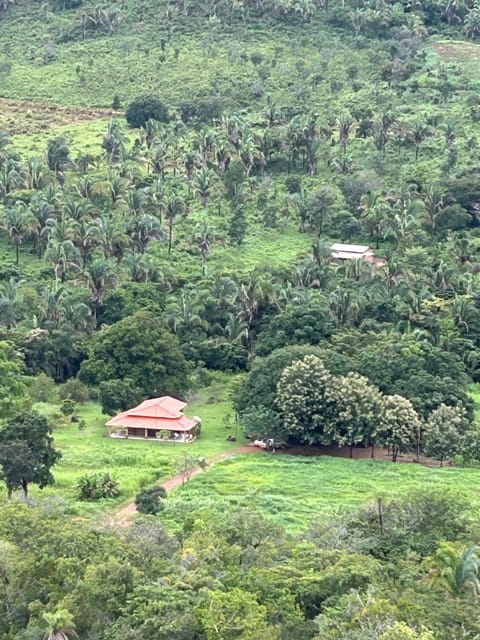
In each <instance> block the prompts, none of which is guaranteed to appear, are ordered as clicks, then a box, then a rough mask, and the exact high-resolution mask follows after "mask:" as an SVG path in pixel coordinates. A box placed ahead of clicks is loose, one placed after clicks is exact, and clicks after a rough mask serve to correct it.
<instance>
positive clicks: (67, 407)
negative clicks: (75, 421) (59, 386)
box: [60, 398, 77, 416]
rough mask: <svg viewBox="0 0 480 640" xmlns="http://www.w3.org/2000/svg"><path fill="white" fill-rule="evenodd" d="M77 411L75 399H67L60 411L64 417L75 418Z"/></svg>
mask: <svg viewBox="0 0 480 640" xmlns="http://www.w3.org/2000/svg"><path fill="white" fill-rule="evenodd" d="M76 410H77V403H76V402H75V400H73V398H65V400H64V401H63V402H62V404H61V406H60V411H61V412H62V413H63V415H64V416H73V415H75V412H76Z"/></svg>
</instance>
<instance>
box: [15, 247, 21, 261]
mask: <svg viewBox="0 0 480 640" xmlns="http://www.w3.org/2000/svg"><path fill="white" fill-rule="evenodd" d="M19 261H20V245H19V244H18V242H17V243H15V264H18V263H19Z"/></svg>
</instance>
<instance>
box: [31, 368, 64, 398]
mask: <svg viewBox="0 0 480 640" xmlns="http://www.w3.org/2000/svg"><path fill="white" fill-rule="evenodd" d="M28 394H29V396H30V397H31V399H32V400H33V401H34V402H51V403H53V404H54V403H55V402H56V401H57V397H58V390H57V386H56V384H55V381H54V380H53V378H50V377H49V376H47V375H46V374H45V373H43V372H42V373H39V374H38V375H37V376H35V377H33V378H30V379H29V381H28Z"/></svg>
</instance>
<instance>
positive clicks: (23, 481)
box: [22, 479, 28, 498]
mask: <svg viewBox="0 0 480 640" xmlns="http://www.w3.org/2000/svg"><path fill="white" fill-rule="evenodd" d="M22 491H23V495H24V497H25V498H28V482H27V481H26V480H25V479H23V480H22Z"/></svg>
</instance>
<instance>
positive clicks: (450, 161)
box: [0, 0, 480, 640]
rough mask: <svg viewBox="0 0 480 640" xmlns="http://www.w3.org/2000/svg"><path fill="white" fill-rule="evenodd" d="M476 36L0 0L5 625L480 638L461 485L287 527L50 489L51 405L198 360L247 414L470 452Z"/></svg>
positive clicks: (389, 20) (159, 633) (263, 14)
mask: <svg viewBox="0 0 480 640" xmlns="http://www.w3.org/2000/svg"><path fill="white" fill-rule="evenodd" d="M478 36H480V5H479V4H478V3H477V2H476V1H474V2H470V1H468V2H461V1H460V2H457V1H456V0H441V1H439V2H436V1H430V0H425V2H422V1H421V0H419V1H417V2H410V1H408V2H407V1H406V0H405V1H404V2H394V1H391V2H384V1H383V0H358V1H355V2H349V1H348V0H330V1H329V0H318V1H317V2H315V1H312V0H295V1H291V0H256V1H255V2H250V1H249V0H212V1H211V2H210V1H209V2H203V3H201V2H198V1H197V0H172V1H168V0H158V1H154V0H140V1H137V2H133V1H131V0H121V1H118V2H115V3H111V2H106V3H103V4H98V3H95V2H90V1H89V0H50V1H48V2H43V1H42V2H36V1H35V0H24V1H23V0H4V1H3V2H2V1H1V0H0V106H1V109H2V112H1V113H0V418H1V420H2V427H1V429H0V468H1V470H2V478H3V481H4V484H5V491H4V492H3V487H2V493H1V495H0V500H1V507H2V511H1V513H0V589H1V590H2V591H3V594H2V598H1V599H0V637H1V638H5V640H8V639H13V638H15V639H18V640H27V639H32V640H33V639H37V638H38V639H40V638H42V637H47V638H50V639H51V640H61V639H63V640H64V639H65V638H70V639H71V638H74V637H76V635H78V637H79V638H82V639H93V638H102V639H103V638H105V640H109V639H110V638H111V639H112V640H113V638H115V639H118V640H122V639H124V640H136V639H137V638H140V637H142V638H145V637H146V638H152V640H153V639H158V640H161V639H165V640H167V638H168V639H169V640H174V639H178V640H181V639H185V640H190V639H198V640H204V639H205V640H211V639H212V640H213V639H219V640H230V639H232V640H233V639H236V638H239V639H242V640H255V639H257V638H258V639H259V640H260V638H262V639H269V638H271V639H272V640H273V639H292V640H294V639H295V638H298V639H299V640H300V639H302V640H303V639H304V638H305V639H308V638H312V639H313V638H318V639H320V638H322V640H328V639H330V638H331V639H332V640H333V639H334V638H344V639H351V640H354V639H355V640H364V639H365V640H366V639H378V640H403V639H405V640H408V639H415V638H417V639H420V640H430V639H433V638H439V639H441V640H443V639H445V640H447V639H450V638H459V639H460V638H465V639H472V640H473V639H474V638H477V637H478V626H479V624H478V612H477V608H478V600H477V598H478V595H479V594H480V555H477V553H478V548H477V546H476V545H477V544H480V540H479V539H478V533H477V531H478V518H477V517H476V513H478V512H477V511H475V506H474V505H473V504H471V503H470V502H469V500H467V499H466V498H465V497H462V496H461V489H462V487H461V486H459V487H458V489H459V491H457V492H453V493H450V492H449V491H446V490H442V491H440V490H437V491H436V492H435V491H433V490H432V491H428V490H424V489H422V488H420V487H419V489H418V491H416V492H414V493H412V494H410V495H408V496H403V497H393V498H392V497H390V496H389V497H388V498H386V499H385V498H384V496H383V495H378V496H377V498H376V499H375V500H373V502H370V503H368V504H366V505H364V506H363V507H361V508H357V507H355V508H345V509H344V508H341V509H337V508H336V507H335V508H334V506H333V505H332V510H331V512H330V513H326V512H325V511H321V512H319V514H318V517H316V518H315V519H314V520H313V521H312V520H311V518H309V519H308V520H307V519H305V522H304V523H303V527H302V530H301V531H300V530H295V531H293V530H290V529H289V528H288V526H287V527H285V528H284V527H282V526H281V525H280V524H278V522H277V521H275V520H274V519H271V518H270V517H269V515H271V514H269V513H263V512H261V511H259V510H255V509H253V508H251V509H248V508H246V507H245V506H244V505H242V506H241V507H239V508H235V505H234V504H232V503H231V502H230V503H227V502H225V503H224V502H223V500H219V501H218V502H216V501H215V500H211V501H207V502H205V501H201V500H199V501H197V500H196V499H195V498H194V497H192V496H191V495H190V497H189V494H188V488H187V487H184V489H185V491H183V490H182V491H179V494H180V495H179V496H176V497H175V498H174V499H172V504H174V505H175V507H173V506H169V502H170V500H171V498H170V497H168V498H166V497H165V495H164V494H163V493H161V492H160V493H158V487H156V488H155V487H153V489H152V491H154V493H155V492H156V493H155V499H156V500H160V502H158V504H157V508H156V509H154V510H153V512H154V513H155V512H158V513H157V515H146V516H141V517H139V519H138V520H136V521H135V524H133V525H131V526H130V527H125V528H122V527H120V528H119V527H117V526H115V525H114V523H113V524H112V522H108V521H107V522H106V521H105V520H103V521H101V522H100V521H99V522H93V521H92V520H88V519H87V520H86V521H82V522H77V521H76V520H75V519H73V520H72V513H74V511H72V510H71V506H69V504H68V500H69V499H70V498H71V494H69V493H68V491H70V490H71V487H69V486H62V484H61V483H60V484H59V485H58V496H56V497H55V495H54V493H55V489H56V485H55V467H56V466H57V465H60V464H64V465H66V466H68V464H69V461H70V460H71V458H70V457H69V455H70V454H69V452H68V451H67V450H64V449H63V448H62V446H59V444H58V443H59V442H60V443H62V440H61V438H62V435H61V429H64V430H65V429H67V428H70V429H71V428H72V427H71V425H70V426H68V427H66V426H65V424H66V423H65V420H66V419H67V421H68V420H70V418H72V420H73V419H74V420H75V421H76V422H78V417H77V415H76V413H77V407H78V406H83V405H85V406H88V411H94V412H96V413H95V416H96V417H95V420H99V419H101V418H99V416H101V413H100V407H101V409H102V410H103V413H104V414H110V415H113V414H114V413H116V412H117V411H119V410H124V409H127V408H129V407H132V406H133V405H135V404H136V403H138V402H140V401H141V400H143V399H144V398H149V397H154V396H157V395H167V394H171V395H175V396H178V397H181V398H184V399H186V400H190V399H192V400H195V399H196V398H197V397H198V396H199V394H200V396H201V397H203V396H202V395H201V394H204V395H205V394H206V395H205V397H207V398H210V399H212V401H211V404H214V403H215V401H216V399H218V398H216V396H217V395H218V396H219V397H220V395H221V391H219V389H224V390H226V392H228V396H229V397H228V400H225V403H228V406H229V408H228V410H224V408H223V407H224V405H222V408H219V410H218V420H221V421H223V423H224V426H226V427H228V428H230V422H235V424H236V425H239V428H240V430H243V431H244V432H245V433H246V434H248V435H249V436H254V437H262V438H275V440H278V441H279V442H282V443H288V444H290V445H295V446H311V445H316V446H340V447H343V446H346V445H348V446H349V447H350V451H351V452H352V453H353V449H354V448H355V447H357V448H369V449H371V455H372V457H374V455H375V450H376V449H379V448H382V450H385V451H386V452H387V453H388V454H389V455H390V456H391V459H392V461H393V462H395V461H398V460H400V459H402V456H405V455H407V456H409V458H408V459H409V460H412V459H415V460H416V461H417V462H418V461H419V460H421V459H422V460H423V459H424V457H425V456H428V461H429V463H430V464H432V463H433V460H436V461H438V463H439V464H441V465H443V464H444V463H445V462H447V463H448V465H455V466H456V467H461V468H462V469H464V473H465V474H468V473H469V471H470V470H471V469H473V468H474V467H476V466H477V465H478V464H479V461H480V429H479V427H478V426H477V423H476V421H475V409H476V407H475V402H474V399H475V391H474V389H475V383H477V382H480V315H479V309H480V276H479V268H478V264H479V253H480V240H479V237H480V235H479V229H480V173H479V170H478V165H479V161H480V146H479V144H480V137H479V133H480V131H479V123H480V92H479V89H480V75H479V74H480V49H478V45H477V44H476V38H477V37H478ZM332 243H354V244H358V245H365V246H367V245H368V246H370V247H371V248H372V249H373V250H374V252H375V255H376V256H377V257H378V258H381V264H378V265H375V264H371V263H369V262H367V261H363V260H354V259H352V260H346V261H343V262H338V261H335V260H332V250H331V246H332ZM220 400H221V402H224V396H222V397H221V398H220ZM220 400H219V402H220ZM209 402H210V400H209ZM88 403H90V404H88ZM207 404H208V403H207ZM47 405H51V406H50V408H49V407H48V406H47ZM52 407H53V409H52ZM92 407H94V409H92ZM222 412H223V413H222ZM80 414H81V411H80ZM85 415H88V416H89V415H90V414H85ZM233 416H234V417H233ZM47 418H48V419H47ZM87 423H88V419H87ZM79 425H80V429H79V434H80V435H79V436H78V437H81V434H82V432H81V430H82V429H87V432H86V433H87V434H90V431H88V429H89V428H90V426H91V425H89V424H86V423H85V422H84V421H83V420H80V421H79ZM236 428H237V427H236ZM207 433H208V425H206V434H207ZM236 433H237V432H236ZM205 437H207V435H206V436H205ZM222 439H224V438H223V436H222ZM233 440H235V438H233ZM113 444H119V443H113ZM156 446H158V445H156V444H153V447H156ZM112 451H113V450H112ZM206 451H207V453H209V450H208V449H207V450H206ZM212 452H213V450H212ZM214 453H218V451H217V450H215V451H214ZM114 455H115V454H114V453H113V452H112V453H109V455H108V456H106V455H105V456H104V458H105V460H107V461H106V462H104V460H103V459H99V460H98V462H95V463H93V464H92V469H93V470H97V469H98V470H100V471H102V473H103V470H104V468H106V465H108V464H111V465H113V462H112V459H113V457H114ZM119 455H120V456H121V454H119ZM62 456H63V462H62ZM124 457H125V458H126V457H128V456H127V455H126V454H125V455H124ZM170 462H171V461H170ZM127 463H128V464H130V463H129V462H127ZM168 464H170V463H168ZM292 464H293V463H292ZM298 464H302V463H301V462H298ZM365 464H371V465H372V466H371V473H372V474H375V473H376V471H375V466H374V465H375V462H374V461H372V462H371V463H370V461H366V462H365ZM378 464H387V463H384V462H383V463H378ZM392 466H395V465H392ZM174 468H175V465H174V464H173V466H170V467H168V470H169V471H172V470H174ZM369 468H370V467H369ZM349 469H353V467H349ZM446 471H448V469H447V470H446ZM208 473H214V472H213V471H212V472H210V471H209V472H208ZM467 477H468V476H467V475H465V479H466V480H465V482H467ZM104 478H105V479H106V484H107V485H108V486H107V489H106V491H105V492H104V493H102V495H100V494H99V496H97V498H99V499H100V500H106V502H105V509H107V508H108V504H109V503H108V499H115V498H117V497H118V490H117V487H116V486H114V484H115V483H114V482H113V481H112V482H113V484H110V482H111V478H110V477H109V476H107V475H105V476H104ZM155 479H158V478H151V477H150V481H149V477H147V478H146V479H143V480H142V481H141V482H138V483H137V485H136V486H135V490H139V489H145V486H146V485H148V484H152V483H153V480H155ZM87 480H88V481H89V482H90V481H91V480H92V478H91V477H90V478H87ZM85 482H86V481H85V479H84V486H86V484H85ZM238 482H241V478H239V479H238ZM281 484H282V486H279V487H278V491H279V492H282V491H284V490H285V487H284V486H283V485H284V484H287V481H286V480H285V483H284V482H283V481H282V483H281ZM29 485H35V486H38V487H39V488H45V487H49V486H50V487H52V491H53V492H54V493H53V494H52V493H49V494H48V496H47V497H43V498H42V493H41V492H40V491H37V490H36V489H34V490H33V496H30V497H29V498H28V499H27V498H26V497H27V495H28V494H29ZM87 488H91V487H90V485H89V486H88V487H87ZM17 490H23V491H21V492H19V493H22V496H19V493H17ZM132 491H133V486H132V487H131V489H129V491H126V492H125V495H124V498H127V497H129V498H132V497H133V496H132ZM321 491H322V487H321V486H319V487H318V492H319V493H320V492H321ZM87 493H88V492H87ZM127 493H128V495H127ZM134 493H135V491H133V494H134ZM145 495H146V494H145ZM145 495H143V498H145ZM152 495H153V494H152ZM12 496H13V500H10V499H11V498H12ZM149 496H150V494H149V495H148V496H147V498H148V497H149ZM88 497H89V498H91V497H92V496H91V495H90V496H88ZM137 497H138V496H137ZM140 502H141V500H140ZM163 503H165V504H163ZM102 504H103V503H102ZM147 511H148V509H147ZM272 511H273V507H272ZM97 515H98V514H97ZM78 517H80V516H78ZM286 517H287V520H288V514H287V515H286ZM82 518H83V516H82ZM446 600H448V606H446V605H445V601H446ZM45 634H46V635H45Z"/></svg>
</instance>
